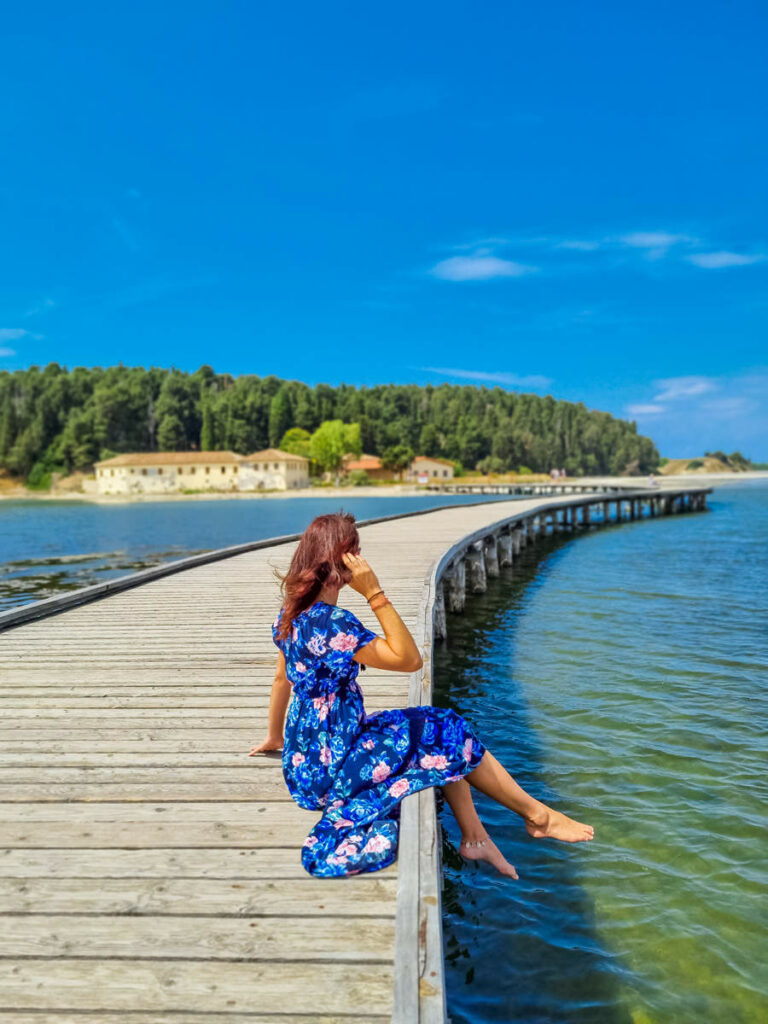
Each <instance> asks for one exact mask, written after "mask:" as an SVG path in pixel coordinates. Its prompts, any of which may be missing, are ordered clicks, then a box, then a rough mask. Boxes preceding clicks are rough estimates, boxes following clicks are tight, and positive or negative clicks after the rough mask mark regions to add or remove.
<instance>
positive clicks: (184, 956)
mask: <svg viewBox="0 0 768 1024" xmlns="http://www.w3.org/2000/svg"><path fill="white" fill-rule="evenodd" d="M189 909H190V908H189V907H188V908H187V913H186V914H183V915H181V916H174V917H169V916H167V917H161V916H157V915H153V916H152V917H146V916H145V917H132V916H125V915H120V916H114V915H111V914H100V915H97V916H93V915H90V914H89V915H78V914H72V913H67V914H64V915H59V914H55V913H52V912H51V911H50V910H47V911H46V913H45V914H35V915H29V916H26V917H25V916H19V917H17V918H16V919H15V920H14V922H13V930H10V929H8V930H6V931H0V957H27V956H34V957H51V958H54V957H73V956H78V957H81V956H82V957H92V958H100V959H107V958H111V957H119V958H121V959H131V960H133V959H136V960H146V959H155V958H157V957H163V958H173V959H180V960H237V961H248V962H250V963H258V962H260V961H264V960H296V961H299V962H300V963H301V962H304V961H320V962H322V961H326V960H329V959H332V960H334V961H346V962H347V963H353V964H363V963H370V964H391V962H392V957H393V954H394V941H395V934H394V919H393V918H392V917H368V918H366V919H365V920H362V919H361V920H358V919H356V918H354V917H349V916H343V917H333V916H326V917H324V918H323V926H322V928H318V927H317V919H316V917H304V916H291V917H284V916H282V915H281V916H279V917H260V918H257V919H252V920H249V919H246V918H239V917H233V918H228V919H227V920H226V921H222V920H221V918H220V917H219V916H218V915H217V916H216V917H210V916H205V915H201V914H199V913H198V914H196V913H194V912H191V913H190V912H189ZM194 909H195V910H196V909H197V908H196V907H195V908H194Z"/></svg>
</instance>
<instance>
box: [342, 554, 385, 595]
mask: <svg viewBox="0 0 768 1024" xmlns="http://www.w3.org/2000/svg"><path fill="white" fill-rule="evenodd" d="M341 557H342V559H343V561H344V564H345V565H346V567H347V568H348V569H349V570H350V572H351V573H352V579H351V580H350V581H349V586H350V587H352V589H353V590H356V591H357V592H358V594H362V595H363V597H364V598H365V599H366V601H367V600H368V598H369V597H373V595H374V594H375V593H376V591H377V590H381V584H380V583H379V580H378V577H377V576H376V573H375V572H374V571H373V569H372V568H371V567H370V565H368V563H367V562H366V560H365V559H364V558H363V556H362V555H353V554H352V552H351V551H347V552H345V553H344V554H343V555H342V556H341Z"/></svg>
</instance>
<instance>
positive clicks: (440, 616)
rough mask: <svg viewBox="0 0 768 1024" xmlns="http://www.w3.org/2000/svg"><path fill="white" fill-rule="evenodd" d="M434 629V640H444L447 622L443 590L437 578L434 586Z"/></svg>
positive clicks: (446, 632)
mask: <svg viewBox="0 0 768 1024" xmlns="http://www.w3.org/2000/svg"><path fill="white" fill-rule="evenodd" d="M434 631H435V639H436V640H445V638H446V637H447V636H448V623H447V621H446V617H445V591H444V589H443V583H442V580H439V581H438V583H437V586H436V587H435V620H434Z"/></svg>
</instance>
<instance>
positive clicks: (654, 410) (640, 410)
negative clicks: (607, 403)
mask: <svg viewBox="0 0 768 1024" xmlns="http://www.w3.org/2000/svg"><path fill="white" fill-rule="evenodd" d="M666 411H667V410H666V408H665V406H663V405H655V404H654V403H653V402H637V403H635V404H634V405H628V406H627V412H628V413H629V415H630V416H658V415H659V414H660V413H662V412H666Z"/></svg>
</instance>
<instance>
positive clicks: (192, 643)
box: [0, 487, 705, 1024]
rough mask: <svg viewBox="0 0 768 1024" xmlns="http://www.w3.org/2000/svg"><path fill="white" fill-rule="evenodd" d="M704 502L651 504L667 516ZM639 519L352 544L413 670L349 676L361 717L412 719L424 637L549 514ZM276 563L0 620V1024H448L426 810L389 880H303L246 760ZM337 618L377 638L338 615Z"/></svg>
mask: <svg viewBox="0 0 768 1024" xmlns="http://www.w3.org/2000/svg"><path fill="white" fill-rule="evenodd" d="M704 494H705V489H701V488H690V487H689V488H686V489H685V491H680V490H675V491H672V490H667V491H663V492H655V493H654V494H653V498H654V500H655V501H657V506H658V507H657V511H658V512H662V511H673V508H674V506H675V504H680V501H681V500H682V496H684V495H693V497H692V498H690V499H689V500H690V501H691V502H692V503H694V504H696V505H698V506H699V507H700V506H701V504H702V503H703V495H704ZM648 498H649V492H646V491H637V492H632V491H626V492H624V493H623V494H622V495H621V498H617V496H616V495H615V494H611V495H607V494H594V493H590V494H588V495H587V494H585V495H581V496H579V495H576V494H574V495H568V496H567V497H554V498H538V499H536V500H524V501H511V502H509V503H507V502H493V503H490V504H476V505H465V506H454V507H451V508H445V509H440V510H436V511H430V512H427V513H423V514H411V515H406V516H404V517H397V518H391V517H390V518H389V519H387V520H385V521H379V522H374V523H371V524H370V525H367V526H362V527H361V531H360V532H361V540H362V550H363V552H364V554H365V555H366V557H367V558H368V560H369V561H370V562H371V564H372V565H373V567H374V568H375V569H376V571H377V572H378V573H379V576H380V579H381V581H382V585H383V586H384V587H385V588H386V590H387V593H388V594H389V596H390V597H391V598H392V600H393V602H394V603H395V605H396V607H397V608H398V610H399V611H400V613H401V615H402V616H403V618H404V620H405V621H406V623H407V624H408V626H409V628H411V630H412V632H413V633H414V635H415V637H416V639H417V641H418V642H419V644H420V645H421V646H422V647H423V649H424V667H423V669H422V670H420V672H419V673H416V674H414V675H413V676H411V677H410V678H409V677H407V676H404V675H398V674H388V673H384V672H378V671H374V670H369V671H368V672H366V673H365V675H364V676H362V677H361V684H362V685H363V689H364V691H365V694H366V705H367V707H368V708H369V710H372V711H373V710H377V709H380V708H386V707H402V706H405V705H406V704H408V703H429V702H430V700H431V658H430V651H431V646H432V642H433V624H434V635H437V636H438V637H439V636H440V635H444V632H445V616H446V608H447V609H448V610H454V611H458V610H460V607H461V606H462V603H463V601H464V600H465V599H466V596H467V594H470V593H471V592H472V590H473V589H474V590H478V589H482V587H483V586H484V582H483V581H484V579H485V576H486V575H487V574H489V573H491V574H492V573H494V572H496V571H498V569H499V566H500V565H503V564H505V562H506V563H508V562H509V561H513V560H514V556H515V551H516V550H519V546H520V545H521V544H522V543H526V542H528V541H531V540H533V539H534V538H535V536H536V533H537V531H540V530H542V529H546V528H547V522H548V521H549V520H552V519H555V520H557V519H563V522H562V528H579V527H578V526H574V525H573V524H569V523H567V522H566V521H565V520H566V519H567V517H568V516H570V515H571V513H570V512H569V511H567V510H569V509H572V508H575V507H591V508H593V509H595V510H597V512H599V513H600V514H602V508H603V504H602V503H603V500H605V501H608V500H610V501H611V502H612V503H613V506H614V508H615V507H616V502H617V501H621V503H622V505H621V507H622V508H623V510H624V511H625V513H626V514H627V515H628V514H629V511H630V508H632V509H633V510H634V511H635V513H636V514H637V513H638V510H640V509H641V506H640V505H639V504H637V503H639V502H645V503H646V506H645V507H646V509H647V499H648ZM609 511H610V510H609ZM595 518H596V517H595V514H594V513H593V516H592V522H593V523H594V522H595ZM294 545H295V539H291V540H283V541H279V542H277V543H276V542H267V543H266V544H260V545H257V546H254V549H253V550H248V551H244V552H242V553H238V554H229V555H228V557H221V555H219V556H218V558H219V560H215V561H208V562H207V563H206V564H194V563H199V561H200V560H199V559H197V560H195V559H193V560H191V561H192V563H193V564H192V566H191V567H186V568H185V567H184V566H181V567H179V566H176V567H175V568H173V567H172V568H171V569H166V570H165V571H166V573H168V572H172V574H165V575H164V574H163V573H158V572H157V571H156V570H153V574H152V578H150V579H147V577H146V575H144V576H143V577H142V580H141V581H138V582H141V585H138V586H137V585H133V586H131V587H130V589H119V588H111V589H112V591H113V592H111V593H109V594H107V596H103V597H101V599H99V600H89V601H88V603H82V604H77V603H74V606H71V605H73V602H72V600H71V598H67V600H66V605H67V606H70V607H66V608H64V610H60V609H61V607H62V606H61V605H59V606H57V605H56V604H55V602H54V603H51V602H41V605H40V606H38V612H37V613H41V611H40V609H41V607H42V605H43V604H45V605H46V607H45V608H44V609H42V611H44V612H45V613H46V615H45V617H43V618H39V619H36V620H34V621H24V620H25V619H27V618H28V617H29V615H30V611H29V609H26V610H25V609H20V610H19V611H18V612H11V613H4V614H3V615H2V616H0V629H3V630H4V632H2V634H0V669H1V670H2V677H1V679H0V700H2V708H3V717H2V722H1V723H0V742H1V743H2V752H1V753H0V801H2V808H1V809H0V818H1V819H2V822H3V836H4V838H3V840H2V850H1V851H0V852H2V858H1V859H0V865H2V866H1V867H0V891H2V914H3V918H4V921H3V923H4V927H3V929H2V932H1V933H0V1022H3V1024H11V1022H14V1024H21V1022H22V1021H24V1022H27V1021H30V1020H31V1019H34V1020H35V1021H37V1022H39V1024H65V1022H66V1024H76V1022H78V1024H79V1022H83V1024H85V1022H86V1021H94V1020H98V1022H99V1024H118V1022H120V1024H123V1022H127V1021H132V1022H141V1024H160V1022H161V1021H162V1022H166V1021H179V1022H184V1024H203V1022H205V1024H216V1022H227V1024H241V1022H242V1024H245V1022H246V1021H247V1022H248V1024H267V1022H272V1024H277V1022H278V1021H279V1022H280V1024H296V1022H299V1021H306V1022H313V1024H330V1022H332V1021H333V1022H336V1021H366V1022H368V1021H370V1022H378V1024H384V1022H388V1021H390V1020H394V1021H397V1022H399V1021H403V1022H405V1021H407V1022H408V1024H411V1022H415V1021H420V1020H423V1021H430V1020H436V1021H443V1020H444V1019H445V1004H444V991H443V969H442V940H441V932H440V887H439V878H440V866H439V863H438V859H437V858H438V851H437V843H436V836H437V832H436V822H435V812H434V792H433V791H432V790H428V791H425V792H424V793H421V794H417V795H415V796H413V797H409V798H407V799H406V801H405V802H404V806H403V822H402V830H401V840H400V851H399V858H398V863H397V864H395V865H393V866H392V867H390V868H388V869H385V870H384V871H382V872H378V873H375V874H372V875H363V876H355V877H352V878H348V879H343V880H339V881H335V880H322V879H315V878H311V877H310V876H308V875H306V874H305V873H304V871H303V870H302V868H301V864H300V857H299V847H300V844H301V842H302V840H303V838H304V836H305V835H306V833H307V832H308V831H309V829H310V827H311V825H312V823H313V821H314V820H315V817H316V816H315V815H314V814H313V813H312V812H308V811H305V810H302V809H301V808H299V807H298V806H296V805H295V804H294V803H293V802H292V801H291V800H290V798H289V796H288V793H287V790H286V788H285V785H284V783H283V779H282V774H281V769H280V762H279V756H275V757H258V758H257V757H254V758H250V757H248V756H247V752H248V749H249V747H250V745H251V744H252V743H253V742H254V741H255V740H257V739H258V738H260V737H261V735H262V734H263V732H264V729H265V726H266V714H267V707H268V703H269V692H270V687H271V681H272V674H273V669H274V663H275V649H274V646H273V644H272V642H271V634H270V628H269V627H270V623H271V622H272V619H273V618H274V615H275V614H276V611H277V608H278V605H279V593H278V589H277V584H276V582H275V580H274V577H273V567H275V566H278V567H280V568H281V569H283V568H285V567H286V566H287V563H288V561H289V559H290V556H291V553H292V551H293V547H294ZM179 568H182V569H184V571H178V570H179ZM128 582H129V583H130V582H131V581H128ZM136 582H137V581H136V580H134V581H133V583H134V584H135V583H136ZM123 586H125V584H123ZM98 596H100V595H94V594H92V593H91V594H89V593H85V594H83V595H82V596H81V600H85V599H88V598H93V597H98ZM344 603H345V605H347V606H348V607H350V608H351V609H352V610H353V611H354V612H355V614H357V615H358V616H359V617H360V619H361V620H362V621H363V622H364V623H365V624H366V625H368V626H370V627H371V628H373V629H377V628H378V622H377V620H376V618H375V616H374V614H373V613H372V612H371V611H370V610H369V609H368V607H367V605H366V603H365V602H364V601H363V600H362V598H360V597H359V596H358V595H357V594H355V593H353V592H347V593H345V595H344Z"/></svg>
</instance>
